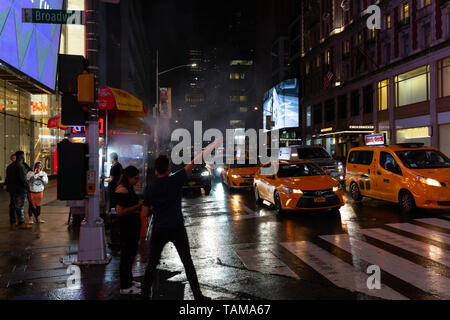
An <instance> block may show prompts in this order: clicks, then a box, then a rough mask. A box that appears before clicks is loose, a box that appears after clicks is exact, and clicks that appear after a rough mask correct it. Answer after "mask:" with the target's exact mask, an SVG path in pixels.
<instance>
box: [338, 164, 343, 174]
mask: <svg viewBox="0 0 450 320" xmlns="http://www.w3.org/2000/svg"><path fill="white" fill-rule="evenodd" d="M343 171H344V165H343V164H342V162H338V172H339V173H340V172H343Z"/></svg>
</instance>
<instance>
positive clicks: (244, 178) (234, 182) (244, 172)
mask: <svg viewBox="0 0 450 320" xmlns="http://www.w3.org/2000/svg"><path fill="white" fill-rule="evenodd" d="M237 162H238V160H237V159H235V160H234V163H233V164H224V165H223V168H222V172H221V176H222V183H223V184H225V185H226V186H227V188H229V189H230V190H233V189H239V188H251V187H252V185H253V178H254V176H255V173H256V171H258V169H259V167H260V165H259V164H249V163H248V161H246V163H245V164H239V163H237Z"/></svg>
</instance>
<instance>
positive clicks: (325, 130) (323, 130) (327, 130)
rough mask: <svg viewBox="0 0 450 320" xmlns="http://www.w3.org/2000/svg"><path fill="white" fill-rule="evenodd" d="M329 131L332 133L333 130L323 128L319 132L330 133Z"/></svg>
mask: <svg viewBox="0 0 450 320" xmlns="http://www.w3.org/2000/svg"><path fill="white" fill-rule="evenodd" d="M331 131H333V128H324V129H322V130H320V132H321V133H324V132H331Z"/></svg>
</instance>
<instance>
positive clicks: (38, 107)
mask: <svg viewBox="0 0 450 320" xmlns="http://www.w3.org/2000/svg"><path fill="white" fill-rule="evenodd" d="M30 104H31V114H32V115H46V114H48V106H47V105H46V104H45V103H43V102H41V101H39V102H38V101H31V102H30Z"/></svg>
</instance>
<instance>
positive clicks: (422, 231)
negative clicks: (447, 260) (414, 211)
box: [387, 223, 450, 245]
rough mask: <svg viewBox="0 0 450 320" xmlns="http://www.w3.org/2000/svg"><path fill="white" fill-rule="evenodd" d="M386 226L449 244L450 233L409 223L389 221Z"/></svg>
mask: <svg viewBox="0 0 450 320" xmlns="http://www.w3.org/2000/svg"><path fill="white" fill-rule="evenodd" d="M387 226H389V227H392V228H395V229H399V230H402V231H406V232H409V233H413V234H416V235H418V236H421V237H425V238H428V239H431V240H434V241H437V242H442V243H445V244H448V245H450V235H448V234H445V233H442V232H438V231H434V230H430V229H427V228H424V227H421V226H416V225H415V224H411V223H389V224H387Z"/></svg>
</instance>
